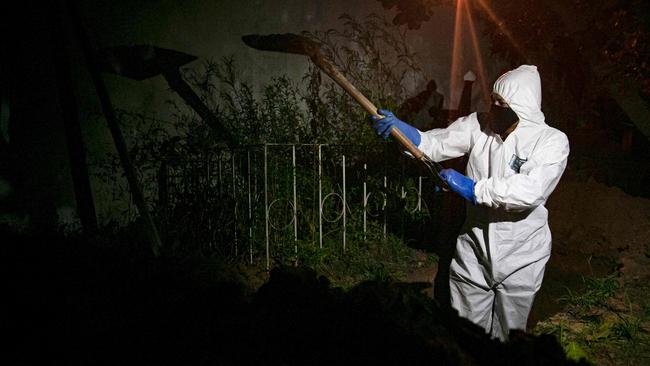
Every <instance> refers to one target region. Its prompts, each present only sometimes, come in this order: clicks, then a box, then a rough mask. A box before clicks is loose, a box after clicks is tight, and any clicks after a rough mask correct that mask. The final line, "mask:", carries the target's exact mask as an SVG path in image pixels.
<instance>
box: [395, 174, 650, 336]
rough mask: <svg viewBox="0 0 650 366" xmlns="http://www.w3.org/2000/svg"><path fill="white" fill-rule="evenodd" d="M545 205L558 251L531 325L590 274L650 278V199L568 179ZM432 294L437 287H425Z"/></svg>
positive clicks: (419, 275) (426, 277) (429, 272)
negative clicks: (617, 272) (433, 288)
mask: <svg viewBox="0 0 650 366" xmlns="http://www.w3.org/2000/svg"><path fill="white" fill-rule="evenodd" d="M546 207H547V208H548V210H549V225H550V227H551V232H552V235H553V252H552V255H551V259H550V260H549V262H548V264H547V266H546V273H545V278H544V283H543V285H542V288H541V290H540V292H539V293H538V294H537V297H536V299H535V304H534V306H533V309H532V312H531V315H530V318H529V322H528V325H529V329H532V328H533V327H534V326H535V324H536V323H537V322H538V321H540V320H544V319H547V318H549V317H550V316H552V315H554V314H556V313H558V312H561V311H562V310H563V307H564V305H565V304H563V303H562V302H560V301H559V299H560V298H561V297H563V296H564V295H566V294H567V292H568V291H574V292H575V291H580V290H581V289H583V288H584V286H585V281H584V278H586V277H604V276H606V275H609V274H611V273H613V272H615V271H617V270H618V271H619V273H620V277H619V280H620V282H621V284H622V285H623V284H626V283H628V284H634V283H648V282H650V199H645V198H639V197H632V196H630V195H628V194H626V193H625V192H623V191H621V190H620V189H618V188H616V187H608V186H606V185H604V184H601V183H598V182H596V181H595V180H591V179H590V180H587V181H586V182H580V181H576V180H571V179H564V180H562V181H561V182H560V184H559V185H558V187H557V188H556V189H555V191H554V192H553V194H552V195H551V197H550V199H549V201H548V203H547V205H546ZM436 272H437V266H423V267H421V268H418V269H416V270H415V271H413V272H412V273H410V274H409V275H408V276H406V278H405V281H407V282H426V283H432V281H433V279H434V277H435V274H436ZM424 291H425V292H426V293H427V294H429V295H431V294H432V289H431V288H428V289H426V290H424Z"/></svg>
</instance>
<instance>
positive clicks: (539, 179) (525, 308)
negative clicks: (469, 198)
mask: <svg viewBox="0 0 650 366" xmlns="http://www.w3.org/2000/svg"><path fill="white" fill-rule="evenodd" d="M493 91H494V92H495V93H497V94H498V95H500V96H501V97H502V98H503V99H504V100H505V101H506V102H507V103H508V104H509V106H510V108H511V109H512V110H513V111H514V112H515V113H516V114H517V116H518V117H519V123H518V125H517V127H516V128H515V129H514V131H512V132H511V133H510V134H509V135H508V136H507V137H506V139H505V141H504V140H502V139H501V137H500V136H499V135H498V134H496V133H494V132H492V131H491V130H490V128H489V126H488V125H487V124H485V123H481V122H480V120H481V119H482V118H480V116H478V115H477V113H473V114H470V115H469V116H466V117H462V118H459V119H458V120H456V121H455V122H453V123H452V124H451V125H449V126H448V127H447V128H444V129H434V130H430V131H426V132H421V131H420V132H419V133H420V137H421V139H420V140H421V141H420V143H419V146H418V147H419V148H420V150H422V151H423V152H424V153H425V154H427V155H428V156H429V157H431V158H432V159H433V160H435V161H443V160H447V159H451V158H455V157H459V156H463V155H465V154H469V162H468V165H467V173H466V174H467V176H468V177H469V178H471V179H472V180H473V181H474V182H476V184H475V186H474V196H475V199H476V205H473V204H468V206H467V218H466V221H465V224H464V225H463V228H462V230H461V232H460V235H459V236H458V239H457V242H456V252H455V255H454V258H453V260H452V263H451V268H450V287H451V305H452V307H453V308H455V309H456V310H458V312H459V315H460V316H462V317H465V318H467V319H469V320H471V321H472V322H474V323H476V324H479V325H481V326H483V327H484V328H485V329H486V331H487V332H489V333H490V334H491V335H492V336H493V337H498V338H499V339H501V340H506V339H507V338H508V332H509V330H510V329H526V321H527V319H528V314H529V312H530V309H531V306H532V303H533V299H534V295H535V293H536V292H537V291H538V290H539V288H540V286H541V284H542V278H543V275H544V266H545V264H546V262H547V261H548V259H549V256H550V254H551V232H550V230H549V227H548V221H547V218H548V213H547V210H546V208H545V207H544V204H545V203H546V200H547V199H548V197H549V195H550V194H551V192H553V189H555V186H556V185H557V183H558V181H559V180H560V177H561V175H562V173H563V172H564V168H565V167H566V163H567V157H568V155H569V142H568V139H567V137H566V135H565V134H564V133H562V132H560V131H559V130H557V129H555V128H552V127H550V126H548V125H546V123H545V122H544V114H543V113H542V111H541V101H542V95H541V82H540V77H539V74H538V72H537V68H536V67H535V66H530V65H523V66H520V67H519V68H517V69H515V70H512V71H509V72H507V73H505V74H504V75H502V76H501V77H500V78H499V79H497V81H496V82H495V83H494V87H493Z"/></svg>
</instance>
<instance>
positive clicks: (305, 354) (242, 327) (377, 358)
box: [2, 233, 569, 365]
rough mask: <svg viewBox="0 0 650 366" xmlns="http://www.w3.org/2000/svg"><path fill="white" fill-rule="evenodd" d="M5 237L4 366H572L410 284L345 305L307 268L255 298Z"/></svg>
mask: <svg viewBox="0 0 650 366" xmlns="http://www.w3.org/2000/svg"><path fill="white" fill-rule="evenodd" d="M2 238H3V240H2V241H3V245H2V252H3V253H2V261H3V262H4V263H2V268H3V269H4V271H5V278H6V279H8V282H9V286H8V287H7V289H8V291H7V292H6V293H5V294H6V299H7V300H8V301H7V303H8V305H9V306H8V311H7V312H6V313H5V316H7V318H6V319H4V320H3V324H4V328H5V330H6V331H7V334H10V335H11V338H10V340H9V343H8V344H6V345H7V346H9V347H8V349H10V350H11V353H10V354H9V357H10V360H11V363H12V364H32V363H43V362H48V363H55V364H59V363H61V364H125V363H126V364H132V363H140V364H284V365H294V364H295V365H304V364H348V363H355V364H371V363H372V364H443V365H492V364H501V365H503V364H506V365H515V364H516V365H522V364H535V365H561V364H569V362H568V361H567V360H566V358H565V355H564V353H563V351H562V348H561V347H560V346H559V345H558V343H557V341H556V340H555V338H554V337H552V336H538V337H536V336H533V335H530V334H526V333H523V332H514V333H513V334H512V335H511V337H512V340H511V342H509V343H506V344H502V343H499V342H498V341H494V340H490V339H489V338H488V337H487V336H486V335H485V334H484V333H483V331H482V330H481V329H480V328H478V327H476V326H475V325H473V324H471V323H469V322H467V321H465V320H463V319H460V318H458V317H457V316H456V315H455V313H453V312H451V310H446V309H443V308H441V307H439V306H438V305H437V304H436V303H435V302H434V301H433V300H432V299H430V298H428V297H427V296H425V295H423V294H421V293H420V290H421V289H420V288H419V287H418V286H415V285H410V284H403V283H396V282H391V281H382V282H364V283H361V284H359V285H358V286H356V287H354V288H352V289H351V290H349V291H345V292H344V291H342V290H340V289H338V288H332V287H331V286H330V284H329V281H328V280H327V279H326V278H324V277H318V276H317V275H316V274H315V272H313V271H311V270H309V269H305V268H277V269H274V270H273V271H272V272H271V275H270V278H269V280H268V281H267V282H266V283H265V284H264V285H263V286H261V287H260V288H259V290H257V292H252V291H251V290H249V289H247V288H246V286H245V285H244V284H243V283H242V282H241V281H239V279H238V278H237V277H236V275H233V271H231V270H229V268H231V267H232V265H228V264H224V263H221V262H219V261H217V260H214V259H206V258H200V257H191V256H185V257H183V258H177V257H171V256H166V257H162V258H157V259H154V258H152V257H150V256H149V255H148V254H147V251H146V248H144V247H139V246H138V245H137V244H134V243H127V242H123V241H115V240H111V241H108V240H104V239H94V240H92V241H91V240H83V239H63V238H61V237H59V236H57V235H17V234H12V233H3V235H2Z"/></svg>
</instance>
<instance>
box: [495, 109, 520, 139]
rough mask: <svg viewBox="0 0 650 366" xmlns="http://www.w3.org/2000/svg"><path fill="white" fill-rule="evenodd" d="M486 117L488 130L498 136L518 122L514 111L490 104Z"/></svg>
mask: <svg viewBox="0 0 650 366" xmlns="http://www.w3.org/2000/svg"><path fill="white" fill-rule="evenodd" d="M488 115H489V121H490V129H491V130H492V131H494V132H495V133H498V134H499V135H502V134H503V133H505V132H506V130H508V128H510V126H512V125H513V124H514V123H515V122H517V121H518V120H519V117H518V116H517V114H516V113H515V111H513V110H512V109H510V108H508V107H499V106H498V105H496V104H492V106H491V107H490V111H489V112H488Z"/></svg>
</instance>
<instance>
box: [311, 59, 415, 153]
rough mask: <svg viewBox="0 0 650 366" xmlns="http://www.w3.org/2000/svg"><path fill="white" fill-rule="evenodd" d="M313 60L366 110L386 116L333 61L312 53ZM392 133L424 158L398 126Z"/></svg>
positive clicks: (407, 147) (410, 149)
mask: <svg viewBox="0 0 650 366" xmlns="http://www.w3.org/2000/svg"><path fill="white" fill-rule="evenodd" d="M311 60H312V61H313V62H314V64H316V66H318V67H319V68H320V69H321V70H323V72H325V73H326V74H327V75H328V76H329V77H331V78H332V80H334V81H335V82H336V83H337V84H339V85H340V86H341V87H342V88H343V89H344V90H345V91H346V92H347V93H348V94H350V96H352V98H354V100H356V101H357V103H359V104H360V105H361V106H362V107H363V109H365V110H366V112H368V113H370V114H372V115H373V116H377V117H381V118H384V116H382V115H380V114H379V113H377V107H376V106H375V105H374V104H372V102H371V101H369V100H368V98H366V97H365V96H364V95H363V94H361V92H360V91H359V90H358V89H357V88H355V87H354V85H352V83H350V82H349V81H348V79H346V78H345V76H343V74H341V73H340V72H339V71H338V70H337V69H336V68H335V67H334V66H333V65H332V64H331V63H329V62H328V61H327V60H325V58H323V57H322V56H321V55H320V54H317V55H312V56H311ZM390 135H391V136H393V138H394V139H395V140H397V142H398V143H399V144H400V145H402V146H403V147H404V148H405V149H406V151H408V152H410V153H411V155H413V156H414V157H415V158H416V159H418V160H422V159H423V156H424V153H423V152H422V151H421V150H420V149H418V148H417V146H415V145H414V144H413V143H412V142H411V140H409V138H408V137H406V136H405V135H404V134H403V133H402V131H400V130H399V129H398V128H397V127H393V128H392V129H391V130H390Z"/></svg>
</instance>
